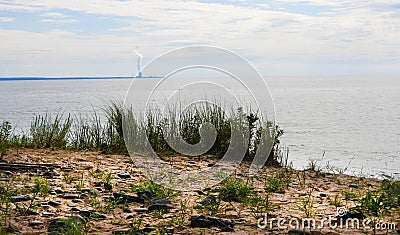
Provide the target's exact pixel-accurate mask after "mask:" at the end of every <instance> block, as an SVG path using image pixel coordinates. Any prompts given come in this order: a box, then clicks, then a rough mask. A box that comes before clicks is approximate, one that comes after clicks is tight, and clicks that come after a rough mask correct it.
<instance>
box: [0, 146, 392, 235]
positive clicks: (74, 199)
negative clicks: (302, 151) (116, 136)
mask: <svg viewBox="0 0 400 235" xmlns="http://www.w3.org/2000/svg"><path fill="white" fill-rule="evenodd" d="M2 160H3V161H4V162H6V163H24V164H27V163H29V164H39V163H41V164H52V165H45V166H46V168H47V169H46V170H43V169H38V170H36V169H34V170H29V171H26V170H15V169H12V170H7V169H3V170H0V185H1V186H2V187H3V189H4V188H5V189H9V190H15V191H17V192H18V195H25V194H28V195H31V196H32V192H31V191H29V188H32V187H34V185H35V183H34V180H35V178H37V177H42V178H43V177H45V176H46V172H47V171H48V170H49V171H50V172H53V173H52V174H50V177H47V178H48V179H47V182H48V184H49V186H50V187H51V191H53V192H54V193H52V194H49V195H37V197H36V198H35V199H34V200H33V202H34V203H35V205H36V206H35V207H33V211H34V213H32V214H31V215H21V213H18V210H17V207H18V208H21V205H19V206H18V204H21V203H24V204H25V205H26V204H29V203H30V202H31V201H26V202H13V203H11V204H10V205H9V207H10V208H11V210H10V211H11V212H10V213H5V210H6V208H5V202H4V200H3V201H2V202H1V203H0V205H1V207H2V212H3V213H2V214H1V216H2V218H1V223H2V226H3V228H4V229H5V228H8V231H12V230H14V231H15V232H14V233H15V234H46V233H47V231H48V226H49V224H50V223H51V221H52V220H54V218H59V217H66V216H73V215H80V213H79V212H80V211H93V212H95V213H97V214H99V215H101V216H102V217H103V218H102V219H85V228H86V229H87V231H88V233H89V234H128V229H129V228H130V227H131V228H132V226H134V225H138V226H139V227H140V229H142V228H146V230H145V231H146V232H145V233H153V234H162V233H163V232H167V233H170V234H288V233H289V230H291V229H292V228H291V227H290V225H293V226H295V225H296V224H297V223H299V226H300V227H301V224H302V222H303V221H302V220H301V219H302V218H307V214H306V213H307V212H308V213H311V214H312V215H313V219H314V220H315V221H316V223H317V224H316V228H306V229H305V230H306V231H310V232H311V233H312V234H372V230H370V229H368V228H363V226H362V224H360V228H359V229H352V228H349V229H346V228H345V226H343V227H342V228H340V225H337V226H336V228H335V227H334V226H333V225H332V226H329V224H328V219H329V218H334V217H335V216H337V215H338V213H343V211H344V210H347V209H349V208H352V207H354V206H356V205H357V201H356V200H354V199H349V198H346V195H348V196H349V197H350V196H351V195H364V194H365V192H366V191H371V190H374V189H377V188H378V187H379V186H380V183H381V182H380V181H379V180H376V179H367V178H359V177H353V176H347V175H343V174H333V173H321V172H312V171H295V170H290V171H288V174H289V175H290V183H289V187H288V188H287V189H286V190H285V192H284V193H271V194H270V195H269V199H270V204H271V205H272V206H271V208H270V209H269V210H268V211H264V213H262V212H258V213H254V211H253V210H252V209H254V208H249V206H248V205H246V204H244V203H238V202H231V203H229V202H221V205H220V210H219V211H218V213H216V214H215V215H214V216H216V217H219V218H224V219H229V220H231V221H232V222H233V224H234V231H231V232H223V231H221V229H220V228H218V227H212V228H194V227H191V226H190V218H191V216H193V215H200V214H203V212H204V211H201V210H199V209H198V208H197V207H196V205H198V203H199V202H200V201H201V200H203V199H204V198H205V197H206V195H207V192H205V191H195V192H181V193H179V194H178V195H177V196H176V197H172V198H171V201H172V203H173V205H174V207H173V208H172V209H170V210H168V211H166V212H165V213H163V214H160V213H156V212H150V211H147V210H146V204H143V203H138V202H131V203H126V204H121V205H116V206H115V205H114V206H113V207H111V206H112V205H110V204H109V203H107V201H109V200H110V198H112V196H113V192H119V191H121V190H123V191H125V192H127V193H128V194H130V195H133V196H136V193H135V191H134V190H132V189H133V188H135V186H138V185H141V184H143V182H145V181H146V180H147V178H146V176H145V175H143V173H141V172H140V171H139V170H138V169H137V168H135V166H134V158H131V157H129V156H123V155H107V154H102V153H100V152H87V151H80V152H78V151H66V150H50V149H19V150H10V151H9V153H8V154H7V155H6V156H4V157H3V158H2ZM174 162H175V164H177V162H178V163H179V164H180V165H181V166H185V164H186V162H189V163H190V164H189V165H190V166H193V165H199V166H200V165H203V166H207V165H208V164H210V163H213V162H212V160H207V159H203V160H202V161H200V162H193V161H189V160H188V159H186V158H184V157H176V158H174ZM190 166H188V167H190ZM280 170H282V169H277V168H265V169H263V171H262V172H260V173H259V174H258V176H257V177H252V178H250V179H249V178H247V177H246V176H245V174H244V173H243V171H242V170H238V171H236V173H235V174H236V175H234V176H233V177H236V178H242V179H243V180H245V181H248V180H249V181H250V183H251V185H252V186H253V187H254V193H255V194H258V195H262V196H266V195H267V192H266V190H265V178H266V177H268V176H271V175H273V174H275V173H276V172H278V171H280ZM121 172H127V173H129V175H130V176H131V178H121V177H118V174H119V173H121ZM108 173H110V176H111V178H109V181H110V184H111V185H112V189H111V191H108V190H105V189H104V187H103V186H104V180H105V179H104V177H106V176H107V174H108ZM47 174H49V173H47ZM218 187H219V186H218V185H217V186H214V187H213V189H218ZM85 190H87V191H90V192H94V194H96V197H95V198H93V197H92V196H91V195H90V196H89V197H87V196H85V195H83V194H82V192H83V191H85ZM211 192H212V193H215V194H217V190H211ZM66 194H72V196H71V197H70V198H68V196H65V195H66ZM346 199H347V200H346ZM50 201H59V202H60V203H61V205H58V206H51V205H49V204H50V203H49V202H50ZM107 206H109V207H110V208H108V207H107ZM265 218H267V222H265ZM279 218H284V219H286V221H282V220H281V221H280V224H281V225H282V226H278V219H279ZM139 220H141V221H142V222H141V223H140V224H139V223H138V222H137V221H139ZM258 220H259V222H258ZM323 220H325V222H323V223H324V226H323V228H320V225H321V222H320V221H323ZM382 222H385V223H392V224H394V225H395V226H396V228H397V229H400V225H399V223H400V213H399V211H396V210H391V211H390V212H389V213H387V215H386V216H385V217H384V218H382ZM130 224H133V225H131V226H130ZM257 224H259V225H260V226H257ZM305 225H306V227H307V225H310V224H309V223H307V221H306V223H305ZM284 226H286V228H285V227H284ZM310 226H311V227H312V223H311V225H310ZM160 228H164V230H161V229H160ZM129 231H132V230H129ZM294 232H295V231H294V230H291V233H289V234H296V233H294ZM10 233H11V232H10ZM378 234H398V233H397V231H396V230H378Z"/></svg>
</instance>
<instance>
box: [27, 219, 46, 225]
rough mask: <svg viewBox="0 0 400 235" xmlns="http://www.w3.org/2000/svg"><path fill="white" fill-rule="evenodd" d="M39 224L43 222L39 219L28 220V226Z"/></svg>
mask: <svg viewBox="0 0 400 235" xmlns="http://www.w3.org/2000/svg"><path fill="white" fill-rule="evenodd" d="M39 225H43V222H42V221H40V220H32V221H29V226H39Z"/></svg>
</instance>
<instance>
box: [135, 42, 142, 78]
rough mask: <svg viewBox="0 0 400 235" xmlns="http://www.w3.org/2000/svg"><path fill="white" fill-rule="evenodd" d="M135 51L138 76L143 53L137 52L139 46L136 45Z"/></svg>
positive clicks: (140, 72) (140, 71) (140, 70)
mask: <svg viewBox="0 0 400 235" xmlns="http://www.w3.org/2000/svg"><path fill="white" fill-rule="evenodd" d="M135 53H136V55H137V58H136V67H137V70H138V76H139V77H140V76H141V75H142V58H143V55H142V54H140V53H139V48H137V47H136V50H135Z"/></svg>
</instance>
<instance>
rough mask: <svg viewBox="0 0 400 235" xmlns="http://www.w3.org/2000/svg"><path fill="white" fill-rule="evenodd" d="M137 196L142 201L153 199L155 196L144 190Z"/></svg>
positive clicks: (153, 193) (151, 192)
mask: <svg viewBox="0 0 400 235" xmlns="http://www.w3.org/2000/svg"><path fill="white" fill-rule="evenodd" d="M137 195H138V197H139V198H141V199H143V200H149V199H152V198H154V197H155V196H156V193H155V192H153V191H151V190H144V191H139V192H137Z"/></svg>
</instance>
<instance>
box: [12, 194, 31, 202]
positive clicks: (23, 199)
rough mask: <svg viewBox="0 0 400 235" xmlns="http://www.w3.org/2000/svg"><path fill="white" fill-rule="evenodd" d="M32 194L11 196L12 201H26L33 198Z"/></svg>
mask: <svg viewBox="0 0 400 235" xmlns="http://www.w3.org/2000/svg"><path fill="white" fill-rule="evenodd" d="M31 199H32V198H31V196H30V195H21V196H12V197H11V201H12V202H26V201H29V200H31Z"/></svg>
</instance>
